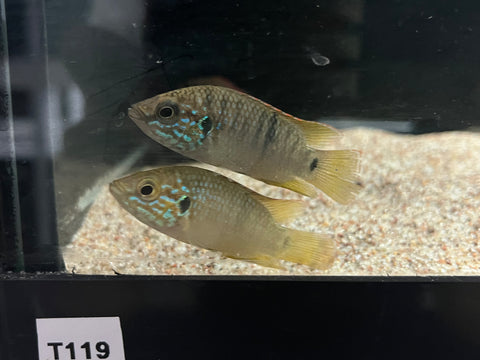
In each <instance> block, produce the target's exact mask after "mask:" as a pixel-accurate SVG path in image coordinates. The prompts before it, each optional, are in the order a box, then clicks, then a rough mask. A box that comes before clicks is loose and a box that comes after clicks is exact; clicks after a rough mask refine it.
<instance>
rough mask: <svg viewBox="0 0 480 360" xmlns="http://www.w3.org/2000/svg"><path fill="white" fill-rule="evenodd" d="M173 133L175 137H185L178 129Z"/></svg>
mask: <svg viewBox="0 0 480 360" xmlns="http://www.w3.org/2000/svg"><path fill="white" fill-rule="evenodd" d="M173 133H174V134H175V135H177V136H178V137H182V136H183V134H182V133H181V132H180V131H178V130H176V129H175V130H173Z"/></svg>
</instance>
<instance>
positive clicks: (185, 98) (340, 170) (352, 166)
mask: <svg viewBox="0 0 480 360" xmlns="http://www.w3.org/2000/svg"><path fill="white" fill-rule="evenodd" d="M129 116H130V118H131V119H132V120H133V121H134V122H135V123H136V124H137V125H138V126H139V127H140V129H142V131H143V132H145V133H146V134H147V135H148V136H150V137H151V138H152V139H154V140H155V141H157V142H159V143H160V144H162V145H164V146H167V147H169V148H170V149H172V150H174V151H176V152H179V153H181V154H183V155H185V156H188V157H190V158H192V159H195V160H198V161H202V162H205V163H208V164H212V165H216V166H221V167H224V168H227V169H230V170H233V171H236V172H240V173H243V174H246V175H249V176H252V177H254V178H257V179H260V180H263V181H265V182H267V183H270V184H273V185H278V186H283V187H286V188H289V189H292V190H294V191H297V192H300V193H302V194H305V195H308V196H315V195H316V187H317V188H319V189H321V190H322V191H324V192H325V193H326V194H327V195H329V196H330V197H332V198H333V199H334V200H336V201H338V202H341V203H346V202H348V201H349V200H351V199H352V198H353V197H354V195H355V194H356V192H357V191H358V190H359V187H358V185H356V183H355V179H356V176H357V170H358V152H356V151H351V150H331V151H326V150H318V149H315V147H319V146H323V145H326V144H328V143H329V142H331V141H332V140H333V139H335V138H337V137H338V135H339V134H338V132H337V131H336V130H335V129H334V128H332V127H330V126H328V125H325V124H321V123H316V122H310V121H304V120H300V119H298V118H295V117H293V116H291V115H288V114H286V113H284V112H282V111H280V110H278V109H276V108H274V107H273V106H270V105H268V104H266V103H264V102H262V101H260V100H258V99H255V98H253V97H251V96H249V95H247V94H244V93H241V92H238V91H236V90H233V89H228V88H223V87H218V86H207V85H205V86H192V87H188V88H184V89H179V90H174V91H170V92H168V93H165V94H160V95H157V96H155V97H153V98H150V99H147V100H144V101H142V102H139V103H137V104H134V105H132V107H131V108H130V110H129Z"/></svg>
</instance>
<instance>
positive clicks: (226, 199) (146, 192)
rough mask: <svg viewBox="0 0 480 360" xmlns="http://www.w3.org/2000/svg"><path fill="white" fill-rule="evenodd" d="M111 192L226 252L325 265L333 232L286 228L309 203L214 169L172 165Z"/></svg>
mask: <svg viewBox="0 0 480 360" xmlns="http://www.w3.org/2000/svg"><path fill="white" fill-rule="evenodd" d="M110 192H111V193H112V194H113V196H114V197H115V198H116V199H117V201H118V202H119V203H120V204H121V206H122V207H123V208H124V209H126V210H127V211H128V212H130V213H131V214H132V215H133V216H135V217H136V218H137V219H138V220H140V221H141V222H143V223H145V224H147V225H149V226H151V227H153V228H154V229H156V230H158V231H160V232H162V233H164V234H166V235H168V236H171V237H173V238H175V239H177V240H180V241H183V242H186V243H189V244H192V245H195V246H199V247H202V248H205V249H210V250H216V251H220V252H222V253H223V254H224V255H225V256H227V257H231V258H235V259H241V260H245V261H251V262H255V263H257V264H260V265H263V266H269V267H274V268H283V266H282V264H281V263H280V262H279V260H287V261H291V262H295V263H299V264H305V265H308V266H310V267H312V268H318V269H325V268H326V267H328V266H329V265H330V264H331V263H332V261H333V259H334V253H335V246H334V241H333V239H332V238H331V237H329V236H325V235H321V234H317V233H310V232H304V231H299V230H294V229H289V228H286V227H284V226H282V225H280V223H283V222H285V221H287V220H288V219H290V218H292V217H295V216H296V215H298V214H299V213H300V212H301V211H302V209H303V203H302V202H301V201H295V200H276V199H271V198H267V197H264V196H262V195H260V194H258V193H255V192H253V191H252V190H249V189H248V188H246V187H244V186H242V185H240V184H238V183H236V182H234V181H232V180H230V179H228V178H226V177H224V176H222V175H219V174H216V173H214V172H212V171H208V170H204V169H200V168H196V167H189V166H170V167H163V168H158V169H154V170H149V171H141V172H137V173H135V174H132V175H129V176H126V177H124V178H121V179H119V180H115V181H113V182H112V183H111V184H110Z"/></svg>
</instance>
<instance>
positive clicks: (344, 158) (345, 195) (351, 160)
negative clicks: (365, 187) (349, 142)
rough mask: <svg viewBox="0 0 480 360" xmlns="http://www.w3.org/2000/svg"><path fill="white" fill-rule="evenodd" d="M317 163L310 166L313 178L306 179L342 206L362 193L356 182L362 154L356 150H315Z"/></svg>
mask: <svg viewBox="0 0 480 360" xmlns="http://www.w3.org/2000/svg"><path fill="white" fill-rule="evenodd" d="M315 153H316V155H317V157H316V159H318V161H315V160H314V162H312V163H311V165H310V171H311V176H310V177H308V178H306V179H305V180H307V181H308V182H309V183H311V184H313V185H315V186H316V187H317V188H319V189H320V190H322V191H323V192H324V193H325V194H327V195H328V196H330V197H331V198H332V199H333V200H335V201H337V202H339V203H340V204H347V203H348V202H349V201H351V200H353V199H354V198H355V196H356V194H357V193H358V192H359V191H360V189H361V186H360V185H359V184H358V183H357V182H356V181H357V178H358V171H359V161H360V156H359V155H360V153H359V152H358V151H355V150H315Z"/></svg>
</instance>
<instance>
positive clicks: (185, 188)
mask: <svg viewBox="0 0 480 360" xmlns="http://www.w3.org/2000/svg"><path fill="white" fill-rule="evenodd" d="M182 190H183V191H185V192H188V193H189V192H190V190H188V188H187V187H186V186H182Z"/></svg>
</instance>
